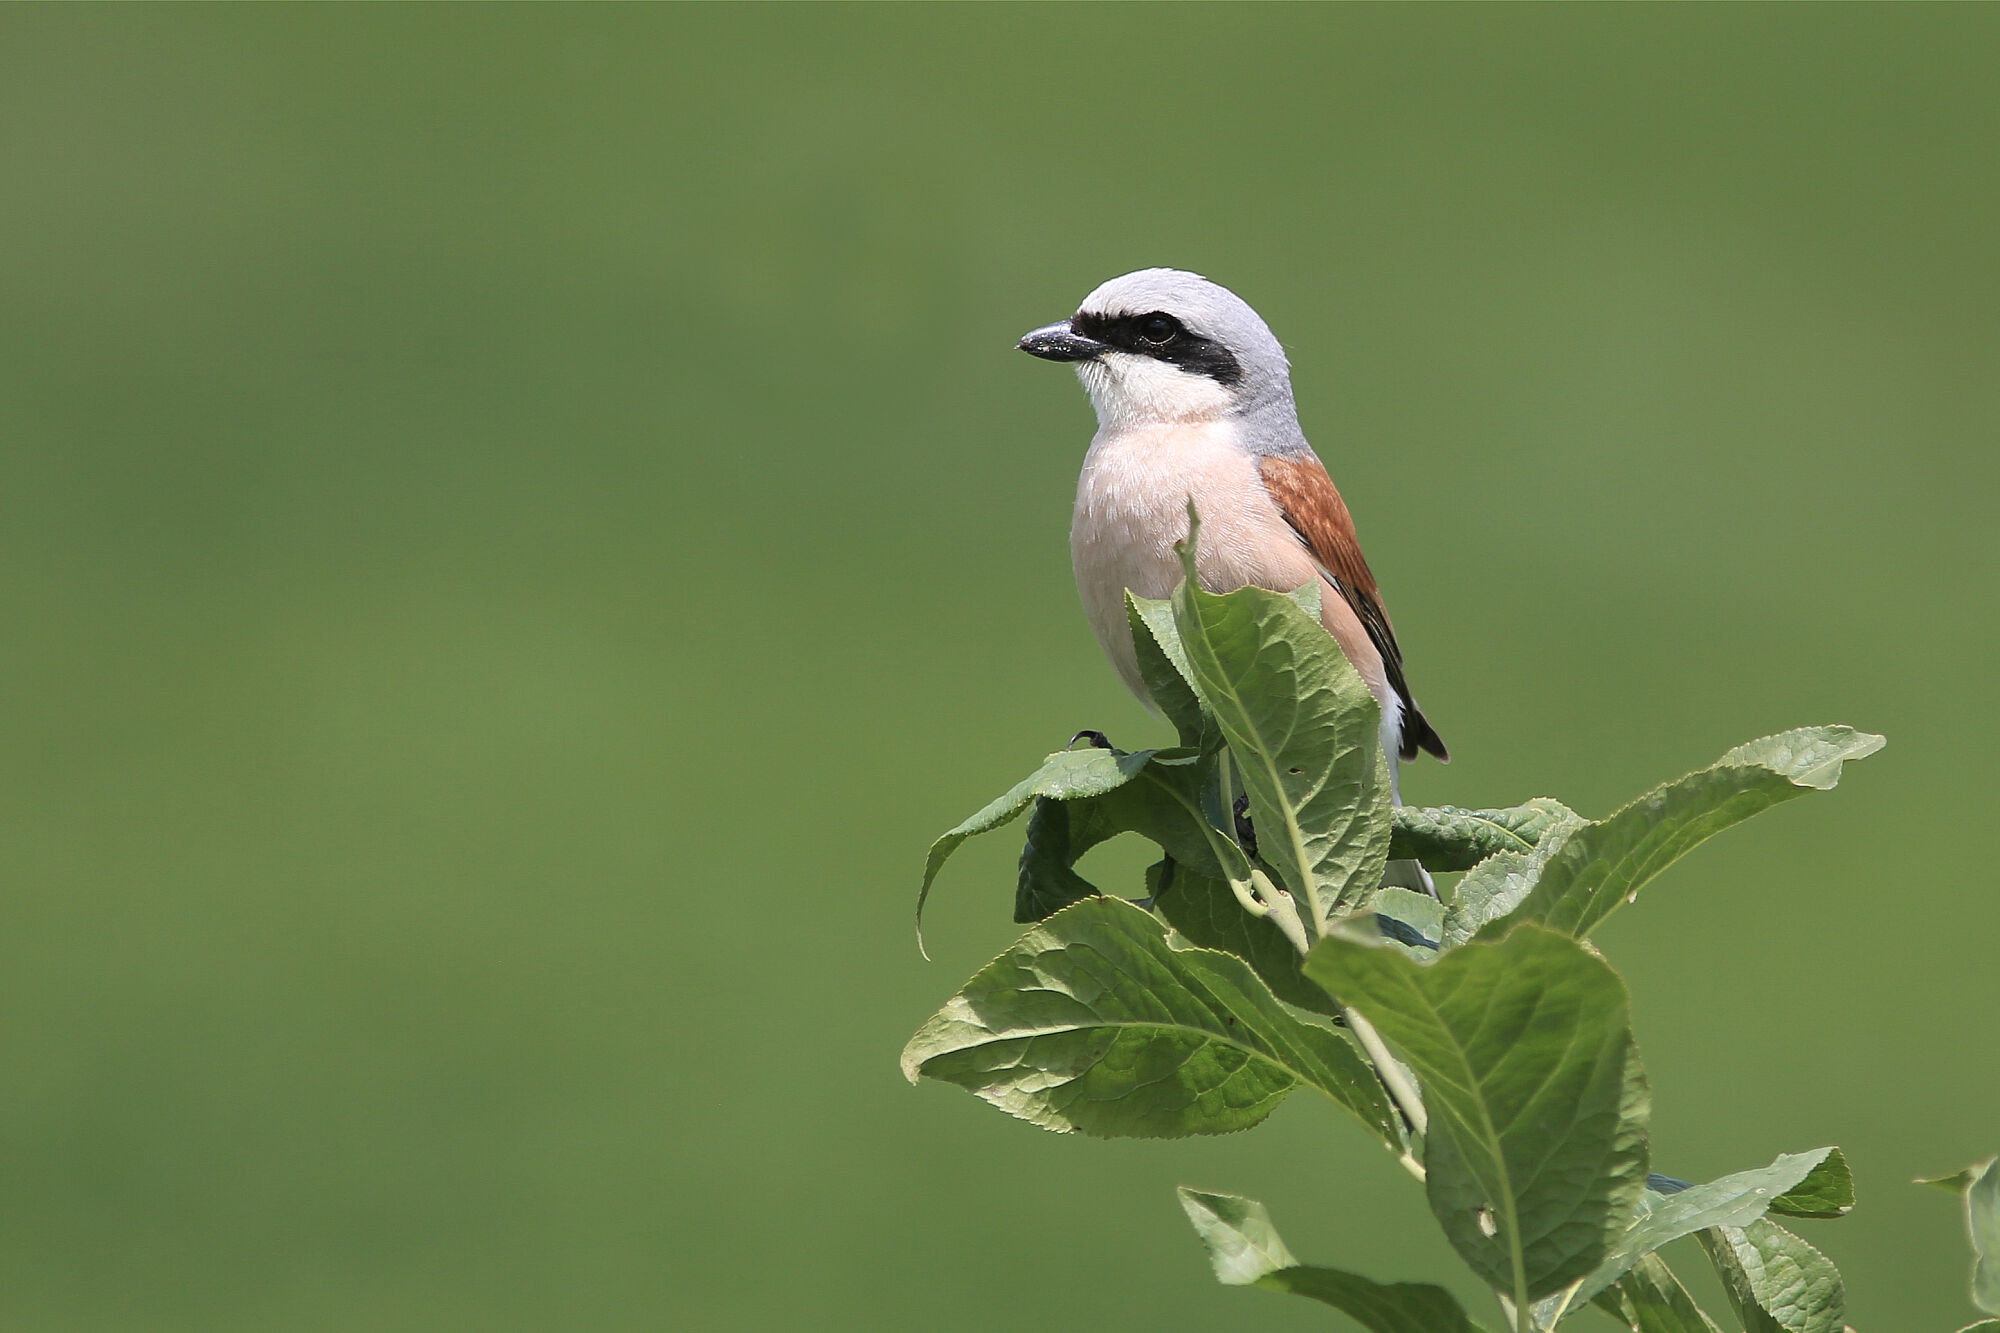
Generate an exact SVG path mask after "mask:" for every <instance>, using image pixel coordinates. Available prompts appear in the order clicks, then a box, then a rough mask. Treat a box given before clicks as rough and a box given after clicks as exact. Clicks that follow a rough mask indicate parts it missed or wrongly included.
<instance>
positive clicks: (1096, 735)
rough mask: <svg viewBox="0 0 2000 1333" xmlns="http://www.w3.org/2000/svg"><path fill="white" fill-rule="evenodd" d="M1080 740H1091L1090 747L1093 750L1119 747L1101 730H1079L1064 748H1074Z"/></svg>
mask: <svg viewBox="0 0 2000 1333" xmlns="http://www.w3.org/2000/svg"><path fill="white" fill-rule="evenodd" d="M1078 741H1089V742H1090V748H1091V749H1093V750H1115V749H1117V748H1118V747H1117V746H1115V745H1113V744H1112V743H1111V741H1110V739H1109V738H1107V737H1106V736H1105V734H1104V733H1103V732H1101V731H1079V732H1077V733H1076V735H1074V736H1072V737H1070V738H1069V744H1068V745H1066V746H1064V747H1063V748H1064V749H1068V750H1074V749H1075V748H1076V743H1077V742H1078Z"/></svg>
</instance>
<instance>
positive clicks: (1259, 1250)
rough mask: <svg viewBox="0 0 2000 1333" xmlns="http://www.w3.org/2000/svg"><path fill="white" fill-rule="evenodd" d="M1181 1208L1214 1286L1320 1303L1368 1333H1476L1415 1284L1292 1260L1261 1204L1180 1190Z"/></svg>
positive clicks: (1448, 1304)
mask: <svg viewBox="0 0 2000 1333" xmlns="http://www.w3.org/2000/svg"><path fill="white" fill-rule="evenodd" d="M1180 1197H1181V1207H1182V1208H1184V1209H1186V1210H1187V1215H1188V1221H1190V1222H1192V1223H1194V1229H1195V1233H1196V1234H1197V1235H1199V1236H1200V1237H1201V1243H1202V1244H1203V1245H1205V1246H1207V1247H1208V1259H1209V1263H1210V1264H1211V1265H1212V1266H1213V1267H1214V1269H1215V1278H1216V1281H1218V1282H1220V1283H1222V1284H1223V1285H1224V1286H1229V1287H1249V1286H1257V1287H1263V1288H1265V1289H1266V1290H1269V1291H1286V1292H1291V1293H1292V1294H1293V1295H1296V1296H1308V1297H1311V1298H1312V1299H1313V1300H1316V1301H1322V1302H1324V1303H1325V1304H1327V1305H1331V1306H1332V1307H1333V1308H1334V1309H1336V1310H1339V1311H1341V1312H1342V1313H1343V1314H1346V1315H1349V1316H1350V1317H1352V1318H1353V1319H1354V1320H1355V1322H1357V1323H1359V1324H1360V1325H1361V1326H1362V1327H1363V1328H1365V1329H1367V1330H1369V1333H1479V1325H1477V1324H1475V1323H1473V1322H1472V1321H1471V1320H1470V1319H1468V1318H1467V1317H1466V1314H1465V1310H1464V1307H1462V1306H1460V1305H1459V1303H1458V1301H1457V1300H1456V1299H1455V1298H1454V1297H1453V1296H1452V1294H1451V1293H1450V1292H1448V1291H1446V1290H1445V1289H1444V1288H1443V1287H1433V1286H1429V1285H1426V1284H1421V1283H1415V1282H1391V1283H1384V1282H1374V1281H1371V1280H1370V1279H1368V1278H1365V1277H1362V1276H1360V1275H1359V1274H1356V1273H1346V1272H1342V1271H1341V1270H1340V1269H1338V1268H1319V1267H1315V1266H1312V1265H1307V1264H1301V1263H1299V1262H1298V1261H1297V1260H1296V1259H1294V1258H1293V1257H1292V1252H1291V1251H1290V1250H1289V1249H1287V1248H1286V1246H1285V1242H1284V1241H1283V1240H1282V1239H1280V1238H1279V1236H1278V1232H1277V1229H1276V1228H1275V1227H1273V1226H1272V1225H1271V1216H1270V1214H1269V1213H1267V1212H1266V1211H1265V1210H1264V1205H1263V1204H1261V1203H1258V1202H1257V1201H1256V1200H1255V1199H1245V1198H1241V1197H1239V1196H1238V1195H1234V1194H1210V1193H1208V1192H1206V1191H1204V1190H1192V1189H1189V1188H1188V1187H1187V1186H1185V1185H1183V1186H1181V1188H1180Z"/></svg>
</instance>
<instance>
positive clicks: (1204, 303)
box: [1019, 268, 1292, 428]
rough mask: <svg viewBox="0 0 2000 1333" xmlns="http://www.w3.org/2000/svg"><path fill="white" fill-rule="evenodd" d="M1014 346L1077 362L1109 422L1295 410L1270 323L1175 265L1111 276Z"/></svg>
mask: <svg viewBox="0 0 2000 1333" xmlns="http://www.w3.org/2000/svg"><path fill="white" fill-rule="evenodd" d="M1019 347H1020V350H1022V351H1024V352H1026V353H1028V354H1029V355H1031V356H1038V357H1041V358H1042V359H1043V360H1045V361H1068V362H1072V363H1074V364H1075V366H1076V372H1077V376H1078V378H1080V379H1081V380H1082V381H1083V387H1084V389H1085V390H1086V391H1087V392H1088V393H1089V394H1090V401H1091V405H1092V406H1093V407H1095V408H1096V409H1097V419H1098V421H1099V423H1100V424H1102V425H1104V426H1107V427H1121V428H1122V427H1129V426H1139V425H1148V424H1153V423H1158V422H1177V421H1178V422H1189V421H1210V420H1214V419H1216V418H1218V417H1225V416H1231V415H1239V414H1242V413H1245V412H1247V411H1251V410H1255V409H1259V408H1266V409H1268V408H1272V407H1281V408H1282V409H1284V410H1285V411H1288V412H1289V411H1290V409H1291V399H1292V387H1291V363H1290V362H1288V361H1287V360H1286V359H1285V349H1284V348H1283V347H1282V346H1280V345H1279V343H1278V340H1277V338H1275V337H1274V336H1272V333H1271V330H1270V328H1269V326H1268V325H1266V324H1265V323H1264V321H1263V319H1262V318H1261V317H1260V316H1259V315H1258V314H1257V312H1256V311H1255V310H1252V309H1251V308H1250V307H1249V305H1248V304H1247V303H1246V302H1245V301H1244V300H1243V298H1242V297H1240V296H1238V295H1236V293H1234V292H1232V291H1230V290H1229V289H1228V288H1227V287H1223V286H1221V285H1219V284H1217V283H1213V282H1210V281H1209V280H1208V279H1207V278H1204V277H1202V276H1201V275H1199V274H1196V273H1183V272H1181V271H1180V270H1179V269H1171V268H1147V269H1140V270H1139V271H1138V272H1137V273H1127V274H1126V275H1125V276H1124V277H1122V278H1113V279H1112V280H1111V281H1109V282H1107V283H1105V284H1104V285H1103V286H1101V287H1099V288H1098V289H1097V290H1096V291H1094V292H1092V293H1091V294H1090V295H1088V296H1086V297H1084V298H1083V304H1082V305H1081V306H1079V307H1077V312H1076V314H1074V315H1072V316H1071V317H1070V318H1068V319H1066V320H1063V321H1062V322H1061V323H1058V324H1050V325H1048V326H1047V327H1045V328H1039V329H1036V330H1035V331H1034V332H1033V333H1030V334H1028V335H1027V336H1026V337H1024V338H1022V339H1021V341H1020V343H1019Z"/></svg>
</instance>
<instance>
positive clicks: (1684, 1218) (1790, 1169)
mask: <svg viewBox="0 0 2000 1333" xmlns="http://www.w3.org/2000/svg"><path fill="white" fill-rule="evenodd" d="M1834 1151H1835V1150H1834V1149H1832V1148H1818V1149H1815V1150H1813V1151H1812V1152H1802V1153H1792V1154H1788V1155H1786V1156H1783V1157H1780V1158H1778V1160H1777V1161H1775V1162H1773V1163H1771V1164H1770V1165H1769V1166H1763V1167H1758V1168H1757V1169H1756V1170H1754V1171H1738V1172H1737V1173H1736V1174H1735V1175H1730V1176H1723V1177H1722V1178H1721V1179H1719V1180H1711V1181H1709V1182H1708V1183H1707V1184H1705V1185H1690V1186H1688V1187H1687V1188H1686V1189H1682V1190H1677V1191H1675V1192H1674V1193H1672V1194H1655V1193H1652V1192H1651V1191H1648V1192H1647V1194H1646V1195H1645V1197H1644V1198H1643V1199H1642V1200H1641V1207H1640V1214H1639V1216H1638V1217H1637V1218H1636V1219H1635V1220H1634V1221H1633V1223H1632V1225H1631V1226H1630V1227H1628V1228H1627V1229H1626V1231H1625V1234H1623V1235H1622V1236H1619V1237H1618V1239H1617V1240H1616V1241H1614V1242H1613V1243H1612V1246H1611V1252H1610V1253H1609V1254H1608V1255H1606V1256H1605V1258H1604V1262H1602V1263H1601V1264H1599V1265H1598V1266H1597V1269H1596V1271H1594V1272H1593V1273H1591V1275H1590V1276H1589V1277H1587V1278H1585V1279H1584V1280H1583V1286H1582V1287H1580V1288H1579V1289H1578V1290H1577V1293H1576V1296H1575V1300H1576V1302H1578V1303H1581V1302H1583V1301H1587V1300H1590V1299H1591V1298H1592V1297H1594V1296H1596V1295H1597V1293H1598V1292H1600V1291H1603V1290H1604V1289H1605V1288H1606V1287H1608V1286H1610V1285H1611V1284H1612V1283H1613V1282H1616V1281H1617V1280H1618V1279H1619V1278H1621V1277H1623V1276H1624V1275H1625V1274H1626V1273H1627V1272H1629V1271H1631V1269H1632V1267H1633V1265H1635V1264H1637V1263H1638V1262H1639V1260H1641V1259H1643V1258H1644V1257H1645V1256H1647V1255H1649V1254H1651V1253H1652V1252H1653V1251H1654V1250H1657V1249H1659V1248H1660V1247H1661V1246H1663V1245H1666V1244H1668V1243H1670V1242H1672V1241H1676V1240H1679V1239H1680V1238H1681V1237H1682V1236H1688V1235H1692V1234H1693V1233H1695V1232H1697V1231H1700V1230H1702V1229H1704V1228H1706V1227H1717V1226H1733V1227H1741V1226H1748V1225H1749V1224H1750V1223H1752V1222H1754V1221H1756V1220H1757V1219H1758V1218H1760V1217H1762V1216H1763V1215H1764V1214H1765V1213H1766V1212H1767V1211H1768V1210H1769V1209H1770V1207H1771V1205H1772V1203H1773V1202H1774V1201H1775V1200H1777V1199H1778V1198H1779V1197H1780V1196H1782V1195H1783V1194H1785V1193H1786V1191H1788V1190H1791V1189H1793V1188H1795V1187H1797V1186H1798V1185H1799V1184H1800V1183H1801V1182H1803V1181H1804V1180H1805V1179H1806V1178H1807V1177H1808V1176H1809V1175H1811V1174H1812V1172H1813V1171H1814V1169H1816V1168H1817V1167H1819V1166H1820V1165H1821V1164H1822V1163H1824V1162H1825V1161H1826V1160H1827V1158H1828V1157H1829V1156H1831V1155H1832V1154H1833V1153H1834Z"/></svg>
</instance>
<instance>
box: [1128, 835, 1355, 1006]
mask: <svg viewBox="0 0 2000 1333" xmlns="http://www.w3.org/2000/svg"><path fill="white" fill-rule="evenodd" d="M1146 885H1147V892H1148V896H1150V897H1151V898H1152V900H1153V910H1154V911H1155V912H1158V913H1159V914H1160V915H1161V916H1162V917H1164V918H1165V919H1166V921H1167V924H1168V925H1170V926H1172V927H1173V928H1174V929H1175V930H1177V931H1179V932H1180V933H1181V935H1182V936H1183V937H1184V938H1185V939H1187V940H1188V942H1190V943H1192V944H1197V945H1199V946H1201V947H1202V948H1204V949H1221V950H1224V951H1225V952H1228V953H1233V954H1235V955H1236V956H1237V957H1239V958H1241V959H1243V961H1245V962H1247V963H1249V964H1250V966H1251V967H1252V968H1254V969H1256V972H1257V975H1258V976H1260V977H1262V978H1263V979H1264V984H1265V985H1267V986H1269V987H1270V988H1271V992H1272V994H1274V995H1276V996H1277V997H1278V998H1279V999H1281V1000H1283V1001H1285V1003H1287V1004H1295V1005H1298V1006H1299V1007H1300V1008H1302V1009H1311V1010H1313V1011H1315V1012H1317V1013H1322V1014H1326V1015H1328V1016H1329V1017H1331V1016H1333V1015H1334V1014H1337V1013H1338V1012H1339V1006H1338V1005H1336V1004H1334V1002H1333V999H1332V997H1331V996H1329V995H1328V994H1327V993H1326V992H1325V991H1323V990H1321V989H1320V988H1319V987H1318V986H1315V985H1314V984H1313V983H1312V982H1310V981H1308V980H1306V975H1305V973H1303V972H1301V971H1300V970H1299V963H1300V961H1301V960H1300V958H1299V951H1298V950H1297V949H1296V948H1294V947H1293V945H1292V942H1291V941H1290V940H1288V939H1286V938H1285V932H1284V931H1282V930H1280V929H1279V928H1278V927H1277V925H1276V924H1274V923H1273V922H1272V921H1271V919H1270V918H1269V917H1263V916H1252V915H1251V914H1250V913H1248V912H1246V911H1244V910H1243V905H1242V904H1241V903H1239V902H1238V901H1237V900H1236V895H1235V893H1234V892H1232V891H1231V890H1230V887H1229V885H1228V884H1227V883H1225V882H1224V881H1222V880H1220V879H1217V878H1216V877H1214V876H1212V875H1204V874H1201V873H1200V872H1199V871H1196V870H1194V869H1192V868H1190V867H1188V866H1185V865H1182V864H1180V863H1179V862H1177V861H1171V860H1169V861H1165V862H1162V863H1160V864H1159V865H1155V866H1153V867H1152V868H1150V869H1149V870H1148V871H1147V872H1146Z"/></svg>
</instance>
